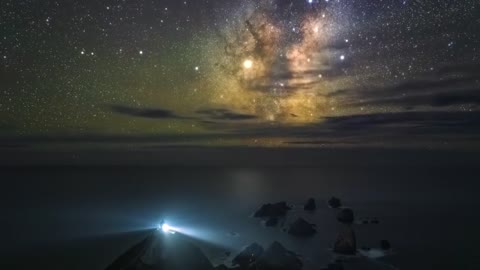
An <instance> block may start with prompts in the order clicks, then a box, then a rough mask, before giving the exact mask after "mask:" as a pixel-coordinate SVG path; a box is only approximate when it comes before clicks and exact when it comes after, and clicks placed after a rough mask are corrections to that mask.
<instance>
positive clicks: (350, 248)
mask: <svg viewBox="0 0 480 270" xmlns="http://www.w3.org/2000/svg"><path fill="white" fill-rule="evenodd" d="M356 251H357V240H356V238H355V232H354V231H353V229H352V228H351V227H345V228H343V230H342V231H341V232H340V233H339V234H338V237H337V240H336V241H335V245H334V247H333V252H335V253H339V254H346V255H354V254H355V253H356Z"/></svg>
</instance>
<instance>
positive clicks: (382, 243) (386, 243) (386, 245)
mask: <svg viewBox="0 0 480 270" xmlns="http://www.w3.org/2000/svg"><path fill="white" fill-rule="evenodd" d="M391 247H392V246H391V245H390V242H389V241H388V240H382V241H380V248H381V249H383V250H389V249H390V248H391Z"/></svg>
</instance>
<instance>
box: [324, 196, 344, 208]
mask: <svg viewBox="0 0 480 270" xmlns="http://www.w3.org/2000/svg"><path fill="white" fill-rule="evenodd" d="M327 204H328V206H329V207H330V208H339V207H340V206H342V202H341V201H340V199H339V198H336V197H332V198H330V199H329V200H328V201H327Z"/></svg>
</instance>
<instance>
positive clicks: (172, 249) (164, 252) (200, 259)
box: [106, 231, 214, 270]
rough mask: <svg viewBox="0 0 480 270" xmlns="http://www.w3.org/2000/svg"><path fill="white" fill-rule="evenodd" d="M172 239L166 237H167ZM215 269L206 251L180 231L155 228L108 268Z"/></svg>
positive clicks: (127, 269)
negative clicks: (175, 232)
mask: <svg viewBox="0 0 480 270" xmlns="http://www.w3.org/2000/svg"><path fill="white" fill-rule="evenodd" d="M167 237H168V238H169V239H166V238H167ZM146 269H149V270H152V269H153V270H155V269H169V270H191V269H198V270H213V269H214V268H213V265H212V264H211V263H210V261H209V260H208V259H207V257H206V256H205V255H204V254H203V252H202V251H201V250H200V249H199V248H198V247H197V246H195V245H194V244H193V243H191V242H190V241H189V240H188V238H186V237H184V236H182V235H180V234H175V235H170V234H169V235H166V234H165V233H163V232H161V231H155V232H153V233H152V234H151V235H149V236H148V237H147V238H145V239H144V240H142V241H141V242H140V243H138V244H136V245H135V246H133V247H132V248H131V249H129V250H127V252H125V253H124V254H123V255H121V256H120V257H118V259H116V260H115V261H114V262H113V263H112V264H111V265H110V266H108V267H107V268H106V270H146Z"/></svg>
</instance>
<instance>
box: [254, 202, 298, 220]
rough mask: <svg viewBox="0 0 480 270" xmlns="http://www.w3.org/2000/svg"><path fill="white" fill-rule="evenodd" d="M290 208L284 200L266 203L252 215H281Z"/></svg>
mask: <svg viewBox="0 0 480 270" xmlns="http://www.w3.org/2000/svg"><path fill="white" fill-rule="evenodd" d="M290 209H291V208H290V207H289V206H288V205H287V203H286V202H278V203H273V204H271V203H267V204H264V205H262V207H260V209H258V210H257V212H255V214H254V217H282V216H285V215H286V214H287V211H288V210H290Z"/></svg>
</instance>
